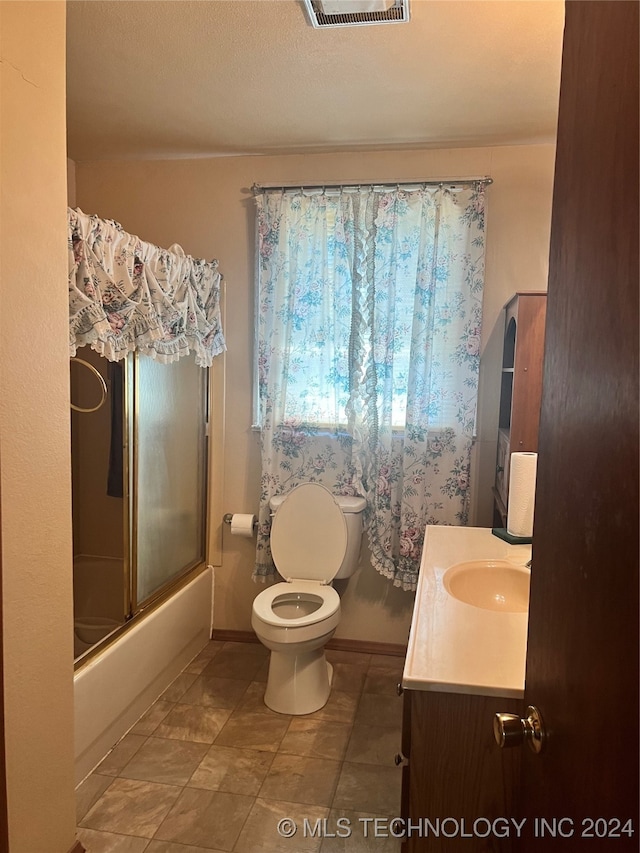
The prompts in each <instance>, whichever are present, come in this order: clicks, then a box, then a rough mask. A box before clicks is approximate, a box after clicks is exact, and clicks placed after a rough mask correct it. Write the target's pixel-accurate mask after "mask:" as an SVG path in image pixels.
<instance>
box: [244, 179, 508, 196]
mask: <svg viewBox="0 0 640 853" xmlns="http://www.w3.org/2000/svg"><path fill="white" fill-rule="evenodd" d="M476 183H482V184H492V183H493V178H491V177H489V175H483V176H482V177H479V178H441V179H440V180H438V181H407V180H404V181H380V182H374V181H343V182H342V183H339V184H282V183H281V184H253V186H252V187H251V192H252V193H253V194H254V195H260V194H261V193H265V192H269V191H270V190H301V191H304V190H325V189H326V190H329V189H336V190H337V189H356V188H359V187H397V188H399V187H414V186H415V187H443V186H460V185H461V184H476Z"/></svg>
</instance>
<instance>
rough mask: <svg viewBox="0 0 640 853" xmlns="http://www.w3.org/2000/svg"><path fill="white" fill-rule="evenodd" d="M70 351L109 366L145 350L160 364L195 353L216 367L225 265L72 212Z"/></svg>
mask: <svg viewBox="0 0 640 853" xmlns="http://www.w3.org/2000/svg"><path fill="white" fill-rule="evenodd" d="M68 222H69V351H70V355H72V356H73V355H75V354H76V349H77V347H79V346H84V345H85V344H89V345H90V346H91V347H92V349H94V350H96V352H99V353H100V354H101V355H103V356H104V357H105V358H107V359H109V361H120V359H123V358H125V357H126V355H127V353H128V352H132V351H133V350H138V351H139V352H142V353H144V354H145V355H148V356H151V357H152V358H154V359H156V360H157V361H160V362H165V363H168V362H172V361H176V360H177V359H179V358H181V357H182V356H185V355H188V354H189V352H194V353H195V357H196V363H197V364H199V365H200V366H201V367H209V366H210V364H211V361H212V359H213V357H214V356H215V355H218V354H219V353H221V352H223V351H224V350H225V349H226V346H225V341H224V336H223V332H222V325H221V319H220V281H221V277H220V273H219V272H218V262H217V261H203V260H196V259H195V258H192V257H191V256H189V255H185V253H184V252H183V250H182V249H181V248H180V246H177V245H174V246H172V247H171V248H170V249H169V250H168V251H167V250H165V249H159V248H158V247H157V246H153V245H151V244H150V243H145V242H143V241H142V240H140V239H139V238H138V237H134V236H132V235H131V234H127V232H126V231H124V230H123V228H122V226H121V225H119V224H118V223H117V222H114V221H112V220H102V219H99V218H98V217H97V216H87V215H86V214H84V213H83V212H82V211H81V210H79V209H77V210H72V209H70V208H69V209H68Z"/></svg>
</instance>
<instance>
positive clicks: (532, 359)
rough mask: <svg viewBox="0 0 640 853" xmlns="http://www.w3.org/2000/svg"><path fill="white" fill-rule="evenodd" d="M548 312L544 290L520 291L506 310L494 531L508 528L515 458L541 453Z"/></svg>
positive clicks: (508, 303) (494, 489) (509, 302)
mask: <svg viewBox="0 0 640 853" xmlns="http://www.w3.org/2000/svg"><path fill="white" fill-rule="evenodd" d="M546 308H547V294H546V293H538V292H526V293H516V294H515V295H514V296H513V297H512V298H511V299H510V300H509V301H508V302H507V304H506V305H505V308H504V310H505V331H504V342H503V348H502V371H501V388H500V408H499V414H498V449H497V457H496V476H495V483H494V486H493V497H494V518H493V526H494V527H506V526H507V506H508V497H509V459H510V455H511V454H512V453H516V452H522V451H529V452H533V453H535V452H536V451H537V450H538V421H539V419H540V401H541V397H542V360H543V354H544V327H545V316H546Z"/></svg>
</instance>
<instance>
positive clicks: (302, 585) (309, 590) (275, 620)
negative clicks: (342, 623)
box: [253, 580, 340, 628]
mask: <svg viewBox="0 0 640 853" xmlns="http://www.w3.org/2000/svg"><path fill="white" fill-rule="evenodd" d="M296 594H299V595H300V596H301V597H303V598H307V599H308V597H311V596H314V597H318V598H320V599H322V603H321V604H320V607H318V609H317V610H314V611H313V613H308V614H307V615H306V616H299V617H297V618H295V619H287V618H283V617H282V616H278V614H277V613H275V612H274V610H273V604H274V602H275V601H276V599H277V598H278V597H280V596H292V595H296ZM339 607H340V596H339V595H338V593H337V592H336V591H335V589H334V588H333V587H332V586H326V585H323V584H320V583H319V582H318V581H304V580H296V581H291V582H286V583H276V584H274V585H273V586H270V587H269V588H268V589H265V590H263V591H262V592H261V593H259V595H257V596H256V597H255V598H254V600H253V612H254V615H255V616H257V617H258V619H260V620H261V621H262V622H264V623H265V624H267V625H273V626H275V627H279V628H297V627H304V626H307V625H316V624H317V623H318V622H323V621H324V620H325V619H329V618H330V617H331V616H333V614H334V613H335V612H336V611H337V610H338V609H339Z"/></svg>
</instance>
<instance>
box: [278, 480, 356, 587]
mask: <svg viewBox="0 0 640 853" xmlns="http://www.w3.org/2000/svg"><path fill="white" fill-rule="evenodd" d="M334 497H335V499H336V501H337V502H338V505H339V507H340V509H341V510H342V512H343V513H344V517H345V521H346V522H347V550H346V552H345V555H344V560H343V561H342V565H341V566H340V568H339V569H338V571H337V572H336V574H335V576H334V580H338V579H340V578H350V577H351V575H352V574H353V573H354V572H355V570H356V567H357V565H358V557H359V556H360V544H361V542H362V512H363V510H364V508H365V507H366V505H367V502H366V500H365V499H364V498H361V497H353V496H351V495H334ZM285 498H286V495H276V496H275V497H273V498H271V500H270V501H269V506H270V507H271V512H272V513H276V512H277V511H278V508H279V506H280V504H281V503H282V502H283V500H284V499H285Z"/></svg>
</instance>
